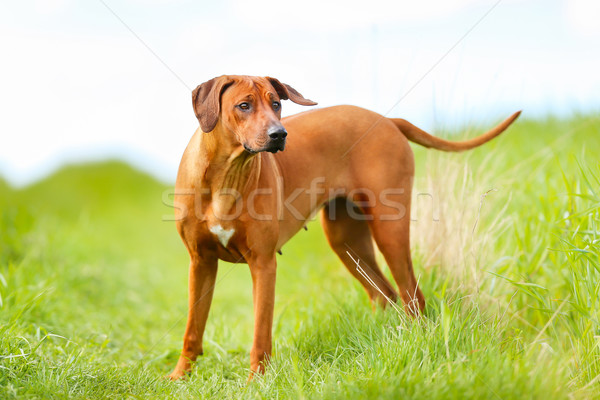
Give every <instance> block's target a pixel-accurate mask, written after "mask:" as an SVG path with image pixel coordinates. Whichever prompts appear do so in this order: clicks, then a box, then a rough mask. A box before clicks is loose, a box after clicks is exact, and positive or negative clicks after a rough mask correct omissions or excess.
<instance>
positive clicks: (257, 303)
mask: <svg viewBox="0 0 600 400" xmlns="http://www.w3.org/2000/svg"><path fill="white" fill-rule="evenodd" d="M249 266H250V273H251V275H252V295H253V299H254V340H253V342H252V350H251V351H250V369H251V371H250V376H249V377H248V381H251V380H252V378H253V376H254V374H255V373H257V372H259V373H263V372H264V371H265V367H266V363H267V362H268V361H269V358H270V357H271V342H272V336H271V329H272V327H273V308H274V306H275V277H276V272H277V261H276V259H275V254H273V255H270V256H268V257H255V258H254V259H253V260H249Z"/></svg>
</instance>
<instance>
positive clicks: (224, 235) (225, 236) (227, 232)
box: [209, 225, 235, 247]
mask: <svg viewBox="0 0 600 400" xmlns="http://www.w3.org/2000/svg"><path fill="white" fill-rule="evenodd" d="M209 230H210V231H211V232H212V233H213V234H214V235H215V236H216V237H217V238H218V239H219V242H221V244H222V245H223V247H227V243H229V239H231V237H232V236H233V234H234V233H235V229H233V228H231V229H223V227H222V226H221V225H215V226H211V227H210V228H209Z"/></svg>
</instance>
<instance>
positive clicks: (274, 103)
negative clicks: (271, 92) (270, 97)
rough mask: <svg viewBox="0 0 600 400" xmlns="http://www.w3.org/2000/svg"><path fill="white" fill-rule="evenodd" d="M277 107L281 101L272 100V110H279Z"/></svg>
mask: <svg viewBox="0 0 600 400" xmlns="http://www.w3.org/2000/svg"><path fill="white" fill-rule="evenodd" d="M279 107H281V103H280V102H278V101H274V102H273V110H275V111H277V110H279Z"/></svg>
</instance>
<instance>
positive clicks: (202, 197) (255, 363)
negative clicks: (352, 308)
mask: <svg viewBox="0 0 600 400" xmlns="http://www.w3.org/2000/svg"><path fill="white" fill-rule="evenodd" d="M287 99H289V100H291V101H293V102H294V103H297V104H302V105H307V106H309V105H315V104H316V103H315V102H313V101H311V100H307V99H305V98H304V97H302V95H301V94H300V93H298V92H297V91H296V90H294V89H293V88H292V87H290V86H288V85H286V84H283V83H281V82H279V81H278V80H277V79H274V78H269V77H264V78H263V77H250V76H221V77H218V78H214V79H211V80H210V81H208V82H205V83H203V84H202V85H200V86H198V87H197V88H196V89H195V90H194V91H193V105H194V111H195V113H196V117H197V118H198V120H199V122H200V128H199V129H198V130H196V133H195V134H194V136H193V137H192V139H191V140H190V143H189V144H188V146H187V148H186V150H185V153H184V154H183V158H182V160H181V165H180V167H179V173H178V175H177V183H176V189H175V190H176V192H175V204H176V205H175V207H176V211H175V215H176V220H177V229H178V231H179V234H180V235H181V238H182V239H183V241H184V243H185V245H186V247H187V249H188V251H189V254H190V258H191V262H190V272H189V315H188V320H187V326H186V330H185V335H184V338H183V351H182V353H181V357H180V358H179V361H178V363H177V366H176V367H175V370H174V371H173V372H172V373H171V375H170V378H171V379H178V378H180V377H182V376H183V375H184V374H185V373H186V372H188V371H189V370H190V368H191V363H192V362H193V361H194V360H195V359H196V357H197V356H198V355H199V354H202V335H203V333H204V328H205V326H206V319H207V317H208V311H209V308H210V303H211V300H212V295H213V289H214V286H215V278H216V276H217V261H218V260H219V259H221V260H225V261H229V262H236V263H237V262H245V263H248V265H249V267H250V272H251V275H252V285H253V298H254V318H255V320H254V341H253V344H252V350H251V352H250V367H251V373H250V378H249V379H251V378H252V374H253V373H255V372H262V371H264V368H265V363H266V362H267V361H268V358H269V356H270V354H271V328H272V323H273V307H274V302H275V275H276V270H277V261H276V259H275V253H276V252H278V251H280V249H281V247H282V246H283V245H284V244H285V243H286V242H287V241H288V240H289V239H290V238H291V237H292V236H294V234H295V233H296V232H298V231H299V230H300V229H301V228H302V227H303V226H304V225H305V223H306V221H307V220H308V219H310V218H311V217H312V216H313V215H314V213H315V212H317V211H318V210H319V209H321V208H322V209H323V211H322V213H321V221H322V223H323V228H324V230H325V233H326V235H327V239H328V241H329V244H330V245H331V247H332V248H333V250H334V251H335V252H336V253H337V255H338V256H339V257H340V259H341V260H342V262H343V263H344V265H345V266H346V268H348V270H349V271H350V273H352V275H354V277H355V278H357V279H358V280H359V281H360V283H361V284H362V285H363V286H364V288H365V290H366V291H367V293H368V295H369V298H370V299H371V301H372V302H373V303H382V304H384V303H385V302H384V301H383V299H384V297H383V296H382V295H381V293H379V292H378V291H377V290H375V289H374V288H373V286H371V285H370V284H369V283H368V281H367V280H366V279H365V278H364V277H363V276H362V275H360V274H359V273H358V272H357V271H356V265H355V264H354V262H353V261H352V260H351V259H350V258H349V257H348V254H347V251H348V252H350V253H351V254H353V256H354V257H355V258H356V257H357V258H358V259H360V260H361V265H362V266H364V267H365V270H366V272H367V274H368V276H369V277H370V279H371V280H372V281H373V282H374V283H375V284H376V285H377V286H378V287H379V288H380V289H381V290H382V291H383V292H384V293H385V295H386V296H387V297H389V298H391V299H393V300H396V299H397V298H398V293H399V294H400V297H401V298H402V300H403V302H404V304H405V309H406V311H407V312H408V313H410V314H418V313H419V312H420V311H422V310H423V308H424V307H425V299H424V297H423V294H422V293H421V290H420V289H419V287H418V285H417V281H416V279H415V275H414V272H413V266H412V262H411V257H410V245H409V226H410V225H409V222H410V200H411V188H412V179H413V174H414V159H413V153H412V150H411V148H410V146H409V144H408V141H409V140H410V141H412V142H415V143H417V144H420V145H422V146H425V147H433V148H436V149H439V150H445V151H461V150H467V149H471V148H474V147H477V146H479V145H481V144H483V143H485V142H487V141H489V140H491V139H493V138H494V137H496V136H498V135H499V134H500V133H502V132H503V131H504V130H505V129H506V128H507V127H508V126H509V125H510V124H511V123H512V122H513V121H514V120H515V119H516V118H517V117H518V116H519V112H517V113H515V114H513V115H512V116H511V117H510V118H508V119H506V120H505V121H504V122H502V123H501V124H500V125H498V126H497V127H495V128H493V129H492V130H490V131H489V132H487V133H485V134H483V135H481V136H479V137H476V138H474V139H470V140H466V141H463V142H449V141H446V140H443V139H439V138H436V137H434V136H431V135H429V134H428V133H426V132H424V131H422V130H421V129H419V128H417V127H416V126H414V125H412V124H410V123H409V122H408V121H405V120H403V119H394V118H385V117H383V116H381V115H379V114H376V113H374V112H371V111H368V110H365V109H362V108H358V107H353V106H337V107H329V108H324V109H317V110H312V111H308V112H304V113H301V114H297V115H293V116H290V117H286V118H284V119H281V103H280V101H281V100H287ZM288 132H289V139H286V136H287V134H288ZM286 142H287V147H288V148H287V149H286V150H285V151H283V150H284V147H286ZM278 151H283V152H281V153H278ZM275 153H277V154H275ZM372 238H374V239H375V242H376V243H377V246H378V248H379V250H380V251H381V252H382V253H383V256H384V257H385V260H386V262H387V264H388V265H389V268H390V270H391V272H392V275H393V277H394V280H395V281H396V284H397V285H398V293H396V291H395V290H394V289H393V288H392V285H391V284H390V282H389V281H388V280H387V278H386V277H385V276H384V274H383V273H382V272H381V270H380V269H379V267H378V266H377V263H376V261H375V252H374V248H373V243H372Z"/></svg>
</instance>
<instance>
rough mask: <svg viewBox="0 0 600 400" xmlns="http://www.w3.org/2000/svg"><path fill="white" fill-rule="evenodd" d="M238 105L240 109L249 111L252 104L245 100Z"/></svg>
mask: <svg viewBox="0 0 600 400" xmlns="http://www.w3.org/2000/svg"><path fill="white" fill-rule="evenodd" d="M238 107H239V108H240V110H244V111H248V110H249V109H250V104H249V103H246V102H243V103H240V104H238Z"/></svg>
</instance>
